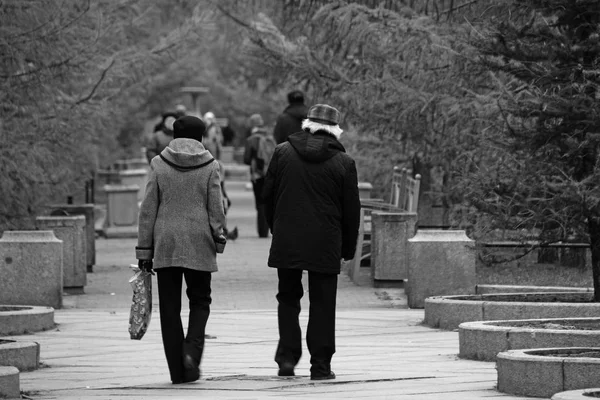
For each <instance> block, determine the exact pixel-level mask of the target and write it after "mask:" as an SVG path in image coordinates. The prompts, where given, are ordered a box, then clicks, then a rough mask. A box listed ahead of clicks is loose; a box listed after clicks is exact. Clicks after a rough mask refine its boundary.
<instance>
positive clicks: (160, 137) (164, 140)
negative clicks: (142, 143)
mask: <svg viewBox="0 0 600 400" xmlns="http://www.w3.org/2000/svg"><path fill="white" fill-rule="evenodd" d="M180 116H181V115H180V114H179V113H177V112H166V113H164V114H163V115H162V116H161V120H160V122H159V123H158V124H157V125H155V126H154V132H153V133H152V135H151V136H150V137H149V138H148V142H147V143H146V158H147V159H148V163H150V161H152V159H153V158H154V157H156V156H157V155H159V154H160V153H161V152H162V151H163V150H164V149H165V148H166V147H167V146H168V145H169V143H170V142H171V140H173V123H174V122H175V121H176V120H177V118H179V117H180Z"/></svg>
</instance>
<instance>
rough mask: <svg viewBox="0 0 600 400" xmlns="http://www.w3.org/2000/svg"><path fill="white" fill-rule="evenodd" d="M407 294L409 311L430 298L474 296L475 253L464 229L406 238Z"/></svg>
mask: <svg viewBox="0 0 600 400" xmlns="http://www.w3.org/2000/svg"><path fill="white" fill-rule="evenodd" d="M408 249H409V261H408V282H407V285H406V295H407V298H408V306H409V307H410V308H423V307H424V306H425V299H426V298H427V297H431V296H443V295H454V294H456V295H459V294H475V286H476V284H477V280H476V274H475V261H476V252H475V246H474V242H473V241H472V240H471V239H469V238H468V237H467V235H466V234H465V231H463V230H454V231H449V230H448V231H446V230H433V229H432V230H428V229H424V230H419V231H417V234H416V235H415V236H414V237H413V238H411V239H408Z"/></svg>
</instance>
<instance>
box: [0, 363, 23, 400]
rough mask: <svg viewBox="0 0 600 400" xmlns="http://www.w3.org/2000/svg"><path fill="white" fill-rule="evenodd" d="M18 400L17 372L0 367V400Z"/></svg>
mask: <svg viewBox="0 0 600 400" xmlns="http://www.w3.org/2000/svg"><path fill="white" fill-rule="evenodd" d="M20 398H21V385H20V380H19V370H18V369H16V368H15V367H0V399H20Z"/></svg>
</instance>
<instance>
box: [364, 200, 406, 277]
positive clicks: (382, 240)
mask: <svg viewBox="0 0 600 400" xmlns="http://www.w3.org/2000/svg"><path fill="white" fill-rule="evenodd" d="M416 225H417V213H409V212H385V211H373V212H372V213H371V276H372V277H373V285H374V286H375V287H380V286H381V285H382V284H385V283H388V282H389V283H391V282H399V281H403V280H406V279H407V278H408V239H410V238H411V237H413V236H414V233H415V226H416Z"/></svg>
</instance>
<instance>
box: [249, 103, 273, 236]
mask: <svg viewBox="0 0 600 400" xmlns="http://www.w3.org/2000/svg"><path fill="white" fill-rule="evenodd" d="M250 120H252V121H254V123H255V126H254V128H253V129H252V134H251V135H250V137H248V139H247V140H246V147H245V148H244V163H245V164H247V165H250V180H251V181H252V189H253V190H254V202H255V204H256V228H257V231H258V237H261V238H266V237H269V226H268V225H267V219H266V217H265V202H264V201H263V197H262V195H263V193H262V192H263V188H264V186H265V176H266V174H267V169H268V168H269V162H270V161H271V157H273V153H274V152H275V146H277V143H275V139H273V136H271V135H270V134H269V133H268V132H267V130H266V129H265V126H264V121H263V119H262V117H261V116H260V114H254V115H252V116H251V117H250Z"/></svg>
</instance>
